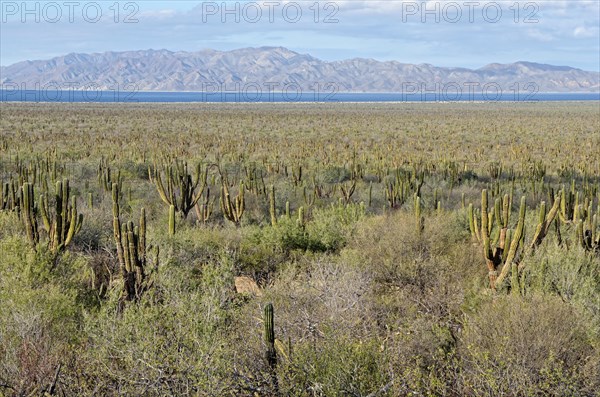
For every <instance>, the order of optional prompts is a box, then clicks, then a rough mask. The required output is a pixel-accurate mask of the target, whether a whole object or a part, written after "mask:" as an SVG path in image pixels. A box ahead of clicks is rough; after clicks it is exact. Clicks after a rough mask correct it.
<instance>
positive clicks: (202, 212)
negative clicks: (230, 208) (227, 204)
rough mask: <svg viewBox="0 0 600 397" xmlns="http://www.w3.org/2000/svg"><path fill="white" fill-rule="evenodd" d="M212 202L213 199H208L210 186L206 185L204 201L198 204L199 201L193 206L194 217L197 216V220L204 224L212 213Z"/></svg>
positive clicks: (213, 201)
mask: <svg viewBox="0 0 600 397" xmlns="http://www.w3.org/2000/svg"><path fill="white" fill-rule="evenodd" d="M214 204H215V200H214V199H212V200H211V199H210V188H209V187H208V186H207V187H206V194H205V199H204V202H203V203H202V204H200V202H197V203H196V205H195V206H194V211H195V212H196V217H197V218H198V221H199V222H202V223H204V224H206V222H208V220H209V219H210V216H211V215H212V213H213V208H214Z"/></svg>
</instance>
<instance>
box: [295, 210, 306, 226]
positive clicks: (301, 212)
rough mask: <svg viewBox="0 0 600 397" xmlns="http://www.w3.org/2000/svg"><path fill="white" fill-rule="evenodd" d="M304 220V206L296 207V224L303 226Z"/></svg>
mask: <svg viewBox="0 0 600 397" xmlns="http://www.w3.org/2000/svg"><path fill="white" fill-rule="evenodd" d="M304 222H305V220H304V207H300V208H298V220H297V223H298V226H300V227H304Z"/></svg>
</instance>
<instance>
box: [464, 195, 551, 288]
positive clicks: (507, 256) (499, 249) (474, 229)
mask: <svg viewBox="0 0 600 397" xmlns="http://www.w3.org/2000/svg"><path fill="white" fill-rule="evenodd" d="M561 195H562V194H561V193H560V192H559V194H558V195H557V196H556V198H555V200H554V204H553V206H552V208H551V210H550V212H548V213H546V204H545V203H544V202H542V203H541V205H540V217H539V223H538V226H537V228H536V231H535V233H534V235H533V239H532V240H531V242H530V244H529V245H528V251H527V252H525V254H527V253H529V252H531V251H533V250H534V249H535V248H536V247H537V246H539V245H540V244H541V243H542V241H543V240H544V238H545V237H546V235H547V234H548V230H549V228H550V226H551V224H552V222H553V221H554V219H555V217H556V216H557V214H558V212H559V209H560V203H561ZM510 207H511V203H510V197H509V195H504V197H503V199H502V201H500V199H497V200H496V201H495V204H494V210H493V211H492V212H488V193H487V190H485V189H484V190H483V191H482V192H481V225H478V221H477V217H476V216H475V214H474V212H473V205H472V204H470V205H469V207H468V215H469V227H470V229H471V234H472V236H473V238H474V240H477V241H479V242H480V243H481V244H482V247H483V256H484V259H485V263H486V266H487V268H488V277H489V282H490V288H492V289H496V286H497V285H500V284H501V283H502V282H503V281H504V279H505V278H506V276H507V275H508V274H509V272H511V271H512V280H518V274H514V272H518V271H519V269H520V265H521V261H522V255H519V252H520V250H521V249H523V248H525V244H524V240H525V238H524V234H525V233H524V228H525V215H526V210H527V203H526V200H525V197H522V198H521V203H520V207H519V219H518V223H517V227H516V229H515V230H514V232H513V233H511V231H510V229H508V224H509V219H510ZM494 220H495V221H496V222H494ZM494 223H497V225H498V227H497V238H494V239H492V235H493V234H492V232H493V229H494ZM479 227H480V229H479ZM511 234H512V236H511ZM507 247H508V251H507V250H506V248H507ZM498 271H500V273H498ZM514 288H517V286H514Z"/></svg>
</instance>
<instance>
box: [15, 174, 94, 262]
mask: <svg viewBox="0 0 600 397" xmlns="http://www.w3.org/2000/svg"><path fill="white" fill-rule="evenodd" d="M22 195H23V213H22V219H23V223H24V225H25V229H26V233H27V237H28V239H29V241H30V242H31V243H32V245H33V246H34V247H35V246H37V244H38V243H39V242H40V235H39V227H38V215H40V217H41V220H42V224H43V228H44V230H45V232H46V234H47V236H48V247H49V248H50V251H51V252H53V253H57V252H60V251H62V250H63V249H64V248H65V247H67V246H68V245H69V244H70V243H71V241H72V240H73V237H74V236H75V234H77V233H78V232H79V230H81V225H82V224H83V214H80V213H79V212H78V211H77V199H76V197H75V196H72V197H71V196H70V188H69V180H68V179H65V180H63V181H58V182H56V191H55V211H54V212H51V211H50V208H49V204H48V199H47V198H46V195H45V194H41V195H40V199H39V202H38V203H37V204H38V205H37V206H36V205H35V203H34V198H33V197H34V192H33V184H31V183H27V182H26V183H24V184H23V186H22ZM69 201H70V202H69Z"/></svg>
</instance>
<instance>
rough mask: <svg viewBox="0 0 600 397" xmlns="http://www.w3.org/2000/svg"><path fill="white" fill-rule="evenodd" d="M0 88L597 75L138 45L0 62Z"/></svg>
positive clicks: (507, 80) (413, 85)
mask: <svg viewBox="0 0 600 397" xmlns="http://www.w3.org/2000/svg"><path fill="white" fill-rule="evenodd" d="M0 83H1V84H2V88H5V89H8V88H12V87H16V85H18V86H19V87H21V88H23V87H25V88H26V89H37V87H48V88H49V89H51V88H50V87H52V86H51V85H54V86H58V87H60V88H64V87H74V88H75V89H77V88H81V87H84V86H86V85H87V86H89V87H95V88H96V89H108V90H114V89H118V88H123V87H125V86H126V85H129V86H131V85H135V88H136V89H137V90H140V91H226V90H234V89H243V90H246V91H248V92H251V91H257V90H261V91H264V90H271V91H282V90H285V89H298V88H299V89H301V90H316V89H318V90H319V91H322V92H327V91H334V90H335V91H338V92H408V91H411V90H413V91H414V90H421V89H425V88H426V89H427V90H431V89H447V90H449V91H452V90H453V89H454V88H456V87H457V86H458V87H461V89H462V90H463V91H465V90H468V89H472V90H474V91H480V90H481V87H483V86H484V85H485V84H488V86H487V87H488V89H491V90H492V91H493V90H494V89H496V88H498V87H499V88H501V89H502V90H515V89H516V88H517V87H518V88H519V89H520V90H521V91H531V90H534V89H535V90H537V91H539V92H598V91H600V73H599V72H590V71H584V70H581V69H577V68H572V67H568V66H552V65H546V64H538V63H533V62H515V63H510V64H498V63H492V64H489V65H486V66H484V67H481V68H479V69H467V68H459V67H437V66H433V65H430V64H408V63H401V62H397V61H377V60H374V59H364V58H353V59H348V60H342V61H323V60H321V59H318V58H315V57H313V56H311V55H308V54H300V53H297V52H294V51H291V50H288V49H286V48H283V47H260V48H243V49H238V50H233V51H216V50H202V51H197V52H185V51H177V52H173V51H168V50H140V51H124V52H104V53H93V54H76V53H72V54H68V55H64V56H60V57H55V58H52V59H49V60H35V61H24V62H19V63H15V64H13V65H9V66H4V67H0Z"/></svg>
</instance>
